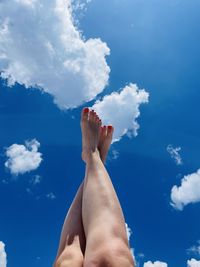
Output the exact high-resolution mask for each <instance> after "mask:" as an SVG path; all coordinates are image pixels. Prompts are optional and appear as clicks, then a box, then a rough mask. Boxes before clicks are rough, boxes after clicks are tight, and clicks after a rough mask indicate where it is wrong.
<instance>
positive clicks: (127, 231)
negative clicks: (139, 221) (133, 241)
mask: <svg viewBox="0 0 200 267" xmlns="http://www.w3.org/2000/svg"><path fill="white" fill-rule="evenodd" d="M125 226H126V234H127V237H128V241H130V237H131V235H132V230H131V228H130V227H129V226H128V224H127V223H125Z"/></svg>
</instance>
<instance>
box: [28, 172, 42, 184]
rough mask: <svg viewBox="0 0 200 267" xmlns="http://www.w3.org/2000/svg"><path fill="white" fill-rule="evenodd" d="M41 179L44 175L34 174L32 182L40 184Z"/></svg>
mask: <svg viewBox="0 0 200 267" xmlns="http://www.w3.org/2000/svg"><path fill="white" fill-rule="evenodd" d="M41 180H42V177H41V176H40V175H38V174H37V175H34V176H33V177H32V179H31V180H30V183H31V184H32V185H38V184H40V183H41Z"/></svg>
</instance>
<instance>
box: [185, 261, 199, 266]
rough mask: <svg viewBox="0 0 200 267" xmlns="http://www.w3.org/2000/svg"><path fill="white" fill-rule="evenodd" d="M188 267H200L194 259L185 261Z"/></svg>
mask: <svg viewBox="0 0 200 267" xmlns="http://www.w3.org/2000/svg"><path fill="white" fill-rule="evenodd" d="M187 266H188V267H200V261H197V260H195V259H191V260H188V261H187Z"/></svg>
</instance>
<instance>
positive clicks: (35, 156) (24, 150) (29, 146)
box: [5, 139, 42, 175]
mask: <svg viewBox="0 0 200 267" xmlns="http://www.w3.org/2000/svg"><path fill="white" fill-rule="evenodd" d="M39 147H40V143H39V142H38V141H37V140H36V139H32V140H30V141H25V145H19V144H13V145H11V146H10V147H8V148H7V149H6V156H7V158H8V159H7V161H6V162H5V167H6V168H7V169H9V170H10V172H11V173H12V174H15V175H18V174H23V173H25V172H30V171H32V170H35V169H37V168H38V167H39V166H40V163H41V161H42V154H41V153H40V152H38V148H39Z"/></svg>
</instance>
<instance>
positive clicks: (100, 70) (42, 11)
mask: <svg viewBox="0 0 200 267" xmlns="http://www.w3.org/2000/svg"><path fill="white" fill-rule="evenodd" d="M73 2H74V1H73ZM86 2H88V1H86ZM76 3H77V4H78V2H77V1H76ZM78 6H79V8H80V7H81V6H80V3H79V4H78ZM78 6H77V8H78ZM82 7H83V6H82ZM30 29H31V30H30ZM109 53H110V49H109V48H108V46H107V44H106V43H105V42H102V41H101V40H100V39H99V38H90V39H88V40H86V38H85V37H84V36H83V35H82V33H81V32H80V31H79V30H78V28H77V25H75V22H74V18H73V6H72V3H71V0H51V1H42V0H17V1H13V0H6V1H0V70H1V71H2V73H1V77H2V78H4V79H7V80H8V84H9V85H10V86H12V85H14V84H15V83H16V82H18V83H20V84H22V85H24V86H25V87H27V88H28V87H37V88H39V89H42V90H44V91H45V92H47V93H49V94H51V95H52V96H53V98H54V102H55V103H56V104H57V105H58V106H59V107H60V108H72V107H77V106H79V105H81V104H82V103H84V102H85V101H89V100H92V99H94V98H95V97H96V95H97V94H99V93H101V92H102V91H103V89H104V88H105V86H106V85H107V83H108V79H109V72H110V68H109V66H108V65H107V63H106V56H107V55H109Z"/></svg>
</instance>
